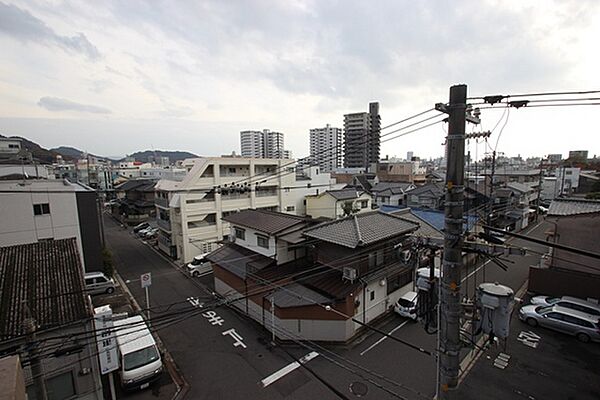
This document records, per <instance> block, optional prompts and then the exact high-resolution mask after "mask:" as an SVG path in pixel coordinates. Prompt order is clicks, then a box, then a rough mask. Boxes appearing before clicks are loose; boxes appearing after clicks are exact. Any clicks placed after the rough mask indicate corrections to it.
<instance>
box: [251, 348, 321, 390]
mask: <svg viewBox="0 0 600 400" xmlns="http://www.w3.org/2000/svg"><path fill="white" fill-rule="evenodd" d="M318 355H319V353H317V352H316V351H311V352H310V353H308V354H307V355H305V356H304V357H302V358H300V359H299V360H298V361H294V362H293V363H291V364H288V365H286V366H285V367H283V368H281V369H280V370H279V371H277V372H274V373H272V374H271V375H269V376H267V377H266V378H265V379H263V380H262V381H260V383H261V385H262V387H263V388H265V387H267V386H269V385H270V384H271V383H273V382H276V381H278V380H279V379H281V378H283V377H284V376H286V375H287V374H289V373H290V372H292V371H294V370H295V369H298V368H299V367H300V364H306V363H307V362H309V361H310V360H312V359H313V358H315V357H316V356H318Z"/></svg>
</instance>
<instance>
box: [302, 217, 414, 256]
mask: <svg viewBox="0 0 600 400" xmlns="http://www.w3.org/2000/svg"><path fill="white" fill-rule="evenodd" d="M418 227H419V225H418V224H417V223H414V222H411V221H408V220H405V219H402V218H400V217H397V216H395V215H391V214H386V213H382V212H379V211H375V212H369V213H363V214H357V215H352V216H350V217H346V218H343V219H338V220H335V221H330V222H324V223H322V224H319V225H317V226H316V227H314V228H310V229H307V230H305V231H304V235H305V236H308V237H311V238H314V239H319V240H323V241H325V242H329V243H334V244H337V245H340V246H345V247H350V248H351V249H354V248H356V247H359V246H366V245H369V244H372V243H376V242H379V241H381V240H384V239H388V238H392V237H395V236H400V235H404V234H408V233H411V232H413V231H415V230H417V228H418Z"/></svg>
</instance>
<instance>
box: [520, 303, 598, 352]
mask: <svg viewBox="0 0 600 400" xmlns="http://www.w3.org/2000/svg"><path fill="white" fill-rule="evenodd" d="M519 319H520V320H521V321H524V322H526V323H527V324H529V325H530V326H538V325H540V326H543V327H545V328H549V329H553V330H555V331H558V332H563V333H566V334H569V335H572V336H575V337H576V338H577V340H579V341H581V342H584V343H587V342H589V341H590V340H593V341H595V342H600V321H598V317H597V316H592V315H589V314H585V313H582V312H580V311H575V310H571V309H569V308H564V307H560V306H556V305H555V306H540V305H535V304H529V305H526V306H523V307H521V309H520V310H519Z"/></svg>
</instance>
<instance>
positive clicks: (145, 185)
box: [115, 179, 157, 192]
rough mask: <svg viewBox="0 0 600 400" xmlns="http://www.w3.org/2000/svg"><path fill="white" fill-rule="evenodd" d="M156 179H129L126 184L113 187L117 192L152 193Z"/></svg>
mask: <svg viewBox="0 0 600 400" xmlns="http://www.w3.org/2000/svg"><path fill="white" fill-rule="evenodd" d="M156 182H157V180H156V179H129V180H128V181H126V182H123V183H121V184H120V185H118V186H115V190H117V191H121V190H122V191H128V190H135V191H138V192H154V190H155V186H156Z"/></svg>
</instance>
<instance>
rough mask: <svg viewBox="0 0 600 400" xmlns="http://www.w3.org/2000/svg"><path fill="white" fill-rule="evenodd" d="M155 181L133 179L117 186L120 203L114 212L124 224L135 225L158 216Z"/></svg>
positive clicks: (114, 207)
mask: <svg viewBox="0 0 600 400" xmlns="http://www.w3.org/2000/svg"><path fill="white" fill-rule="evenodd" d="M155 186H156V180H154V179H131V180H128V181H126V182H124V183H122V184H120V185H118V186H115V194H116V196H117V199H118V200H119V203H118V204H117V205H116V206H113V209H112V212H113V215H115V216H116V217H117V218H119V219H120V220H121V221H122V222H123V223H126V224H129V225H135V224H138V223H140V222H143V221H147V220H148V219H150V218H153V217H154V216H155V215H156V210H155V207H154V197H155V196H154V187H155Z"/></svg>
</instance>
